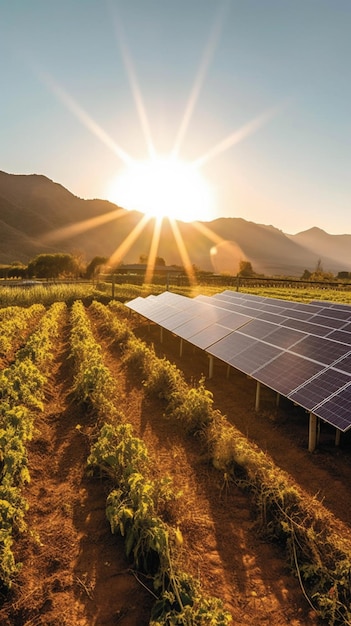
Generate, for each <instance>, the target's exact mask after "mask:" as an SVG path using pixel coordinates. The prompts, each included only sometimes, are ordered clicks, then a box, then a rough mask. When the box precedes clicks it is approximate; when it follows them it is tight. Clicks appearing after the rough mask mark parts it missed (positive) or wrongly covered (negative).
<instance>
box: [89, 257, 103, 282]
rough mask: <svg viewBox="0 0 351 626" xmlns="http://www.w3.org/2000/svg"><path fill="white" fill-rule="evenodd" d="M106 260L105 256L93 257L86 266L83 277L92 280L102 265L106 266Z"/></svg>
mask: <svg viewBox="0 0 351 626" xmlns="http://www.w3.org/2000/svg"><path fill="white" fill-rule="evenodd" d="M107 261H108V258H107V257H105V256H94V258H93V259H92V260H91V261H90V263H89V264H88V265H87V267H86V270H85V275H86V277H87V278H92V277H93V276H96V274H97V273H98V272H99V271H100V268H101V267H102V266H103V265H106V263H107Z"/></svg>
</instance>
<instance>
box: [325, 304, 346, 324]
mask: <svg viewBox="0 0 351 626" xmlns="http://www.w3.org/2000/svg"><path fill="white" fill-rule="evenodd" d="M320 315H326V316H327V317H334V318H335V319H339V320H344V321H347V320H349V319H350V318H351V311H350V310H344V309H334V308H333V307H331V308H330V307H328V308H324V309H322V311H321V312H320Z"/></svg>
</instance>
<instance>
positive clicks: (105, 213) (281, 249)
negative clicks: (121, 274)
mask: <svg viewBox="0 0 351 626" xmlns="http://www.w3.org/2000/svg"><path fill="white" fill-rule="evenodd" d="M142 218H143V214H142V213H138V212H137V211H128V210H126V209H123V208H121V207H118V206H116V205H115V204H113V203H111V202H108V201H106V200H98V199H94V200H84V199H82V198H78V197H77V196H75V195H74V194H72V193H71V192H70V191H68V190H67V189H65V188H64V187H63V186H62V185H60V184H58V183H56V182H53V181H52V180H50V179H49V178H47V177H45V176H42V175H38V174H30V175H21V174H8V173H6V172H1V171H0V263H1V264H11V263H14V262H17V261H19V262H22V263H28V261H29V260H31V259H32V258H33V257H35V256H36V255H37V254H40V253H56V252H69V253H73V254H77V253H79V254H80V255H83V256H84V258H85V260H86V262H89V261H90V260H91V259H92V258H94V256H106V257H111V256H112V255H114V253H115V252H116V250H117V251H118V252H117V254H115V257H114V258H115V259H116V260H117V261H118V262H123V263H136V262H138V260H139V257H140V255H144V254H149V251H150V246H151V242H152V240H153V234H154V232H155V220H154V219H151V220H149V222H148V223H147V224H146V225H145V227H144V228H143V229H142V228H141V226H142V223H141V220H142ZM139 224H140V227H139V228H138V225H139ZM177 231H178V232H179V235H180V237H179V236H178V242H177V237H175V233H174V230H173V229H172V226H171V224H170V222H169V221H168V220H163V223H162V231H161V234H160V239H159V245H158V250H157V255H158V256H160V257H163V258H164V259H165V261H166V263H167V265H185V263H186V256H188V259H189V260H190V263H192V264H194V265H196V266H197V267H198V268H200V269H203V270H209V271H214V272H217V273H222V272H227V273H230V274H236V273H237V271H238V267H239V263H240V261H242V260H246V261H250V262H251V264H252V267H253V270H254V271H255V272H257V273H261V274H266V275H269V276H282V275H284V276H292V277H299V276H301V275H302V273H303V272H304V270H305V269H308V270H309V271H313V270H314V269H315V268H316V266H317V264H318V262H320V264H321V265H322V267H323V269H324V271H328V272H332V273H333V274H336V273H338V272H339V271H348V272H350V271H351V253H350V251H351V235H348V234H345V235H330V234H328V233H326V232H325V231H323V230H321V229H320V228H318V227H314V228H311V229H309V230H307V231H303V232H300V233H298V234H295V235H288V234H285V233H284V232H282V231H281V230H279V229H277V228H275V227H274V226H267V225H263V224H256V223H254V222H249V221H246V220H244V219H242V218H237V217H232V218H218V219H215V220H213V221H210V222H198V223H186V222H177ZM180 239H181V240H183V242H184V247H183V246H179V240H180ZM182 249H183V251H182V252H180V250H182ZM184 250H185V251H186V252H184Z"/></svg>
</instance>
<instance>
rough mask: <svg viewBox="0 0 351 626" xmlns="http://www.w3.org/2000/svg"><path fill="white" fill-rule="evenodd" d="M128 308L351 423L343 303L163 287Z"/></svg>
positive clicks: (330, 417)
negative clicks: (193, 293) (187, 292)
mask: <svg viewBox="0 0 351 626" xmlns="http://www.w3.org/2000/svg"><path fill="white" fill-rule="evenodd" d="M127 306H129V308H131V309H132V310H134V311H136V312H138V313H140V314H141V315H143V316H144V317H146V318H147V319H150V321H155V322H156V323H159V324H160V325H161V326H163V327H164V328H167V329H169V330H171V331H172V332H174V333H175V334H177V335H178V336H179V337H182V338H184V339H186V340H187V341H189V342H190V343H192V344H193V345H196V346H198V347H200V348H202V349H204V350H206V351H207V352H208V353H209V354H210V355H212V356H216V357H218V358H219V359H221V360H222V361H224V362H226V363H228V364H230V365H232V366H233V367H236V368H237V369H239V370H240V371H242V372H244V373H246V374H249V375H251V376H252V377H253V378H254V379H256V380H258V381H260V382H262V383H264V384H265V385H267V386H268V387H270V388H271V389H274V390H275V391H277V392H278V393H280V394H282V395H284V396H286V397H288V398H290V399H291V400H293V401H294V402H296V403H297V404H300V405H301V406H302V407H304V408H305V409H306V410H309V411H313V412H314V413H315V414H316V415H318V416H319V417H321V418H322V419H324V420H325V421H327V422H329V423H331V424H333V425H334V426H336V427H337V428H339V429H340V430H348V429H349V428H350V427H351V379H350V376H351V306H350V305H338V304H336V303H330V302H322V301H314V302H312V303H309V304H304V303H299V302H291V301H284V300H280V299H276V298H262V297H260V296H255V295H251V294H244V293H242V292H240V293H239V292H233V291H230V290H226V291H224V292H221V293H218V294H215V295H214V296H211V297H209V296H198V297H196V298H194V299H191V298H187V297H185V296H179V295H177V294H172V293H170V292H165V293H164V294H161V295H160V296H156V297H150V296H149V297H148V298H145V299H144V298H136V299H135V300H133V301H131V302H130V303H127Z"/></svg>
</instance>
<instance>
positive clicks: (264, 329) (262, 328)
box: [240, 319, 275, 339]
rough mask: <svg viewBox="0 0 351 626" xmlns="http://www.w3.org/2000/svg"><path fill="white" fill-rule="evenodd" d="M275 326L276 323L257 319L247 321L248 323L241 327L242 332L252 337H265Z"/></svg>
mask: <svg viewBox="0 0 351 626" xmlns="http://www.w3.org/2000/svg"><path fill="white" fill-rule="evenodd" d="M274 328H275V326H274V324H271V323H270V322H265V321H263V320H258V319H256V320H251V321H249V322H247V324H245V325H244V326H242V327H241V328H240V332H242V333H244V335H249V336H250V337H256V338H257V339H263V338H264V337H265V336H266V335H269V333H271V332H272V330H274Z"/></svg>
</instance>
